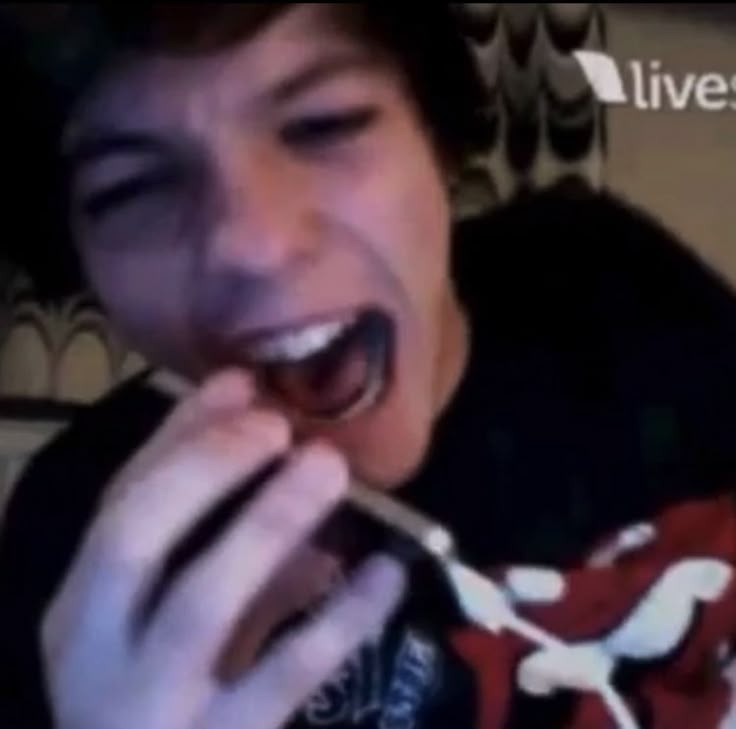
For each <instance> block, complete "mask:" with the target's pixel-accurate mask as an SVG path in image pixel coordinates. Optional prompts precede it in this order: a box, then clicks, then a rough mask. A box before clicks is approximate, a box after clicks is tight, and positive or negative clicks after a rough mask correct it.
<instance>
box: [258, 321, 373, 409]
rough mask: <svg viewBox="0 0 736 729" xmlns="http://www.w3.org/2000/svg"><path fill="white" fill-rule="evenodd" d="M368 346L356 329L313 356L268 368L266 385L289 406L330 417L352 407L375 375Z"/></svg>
mask: <svg viewBox="0 0 736 729" xmlns="http://www.w3.org/2000/svg"><path fill="white" fill-rule="evenodd" d="M368 344H369V343H368V342H367V341H366V338H365V337H364V336H362V335H361V331H360V327H356V328H355V329H354V330H352V331H350V332H347V333H346V334H345V335H344V336H343V337H341V338H340V339H339V340H338V341H336V342H335V343H334V344H332V345H331V346H330V347H328V348H327V349H326V350H325V351H324V352H320V353H319V354H317V355H315V356H314V357H310V358H309V359H307V360H304V361H302V362H297V363H282V364H276V365H272V366H269V368H268V371H267V373H266V376H267V378H268V383H269V385H270V387H271V388H273V389H274V390H275V391H276V392H277V393H278V394H279V395H280V396H281V397H283V398H285V399H286V400H287V401H288V402H289V404H290V405H292V406H293V407H296V408H298V409H299V410H301V411H303V412H305V413H308V414H310V415H316V416H319V417H331V416H332V417H334V416H336V415H339V414H340V413H342V412H344V411H346V410H347V409H348V408H350V407H352V405H353V404H355V403H356V402H357V401H358V400H359V399H360V398H361V397H362V396H363V395H364V393H365V392H366V390H367V389H368V386H369V384H370V383H371V381H372V377H373V376H375V374H372V369H373V368H372V366H371V359H372V358H371V352H370V348H369V346H368Z"/></svg>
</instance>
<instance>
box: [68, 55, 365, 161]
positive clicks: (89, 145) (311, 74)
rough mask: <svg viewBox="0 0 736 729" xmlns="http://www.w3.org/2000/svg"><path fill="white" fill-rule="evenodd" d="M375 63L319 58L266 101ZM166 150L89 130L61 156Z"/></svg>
mask: <svg viewBox="0 0 736 729" xmlns="http://www.w3.org/2000/svg"><path fill="white" fill-rule="evenodd" d="M375 65H376V61H375V59H371V58H370V57H369V56H367V55H366V54H365V53H357V52H355V51H353V52H351V53H342V54H335V55H332V56H328V57H325V58H321V59H319V60H317V61H314V62H313V63H311V64H309V65H307V66H306V67H305V68H303V69H302V70H300V71H299V72H297V73H296V74H294V75H292V76H288V77H286V78H285V79H283V80H281V81H279V82H278V83H276V84H275V85H274V87H273V88H271V89H268V90H267V91H266V92H264V94H263V97H264V98H265V100H266V101H267V102H268V103H270V104H273V105H279V104H285V103H287V102H288V101H291V100H293V99H294V98H296V97H297V96H299V95H301V94H303V93H306V92H307V91H309V90H310V89H313V88H314V87H315V86H319V85H320V84H323V83H326V82H327V81H329V80H331V79H332V78H334V77H336V76H340V75H342V74H344V73H348V72H350V71H356V70H364V69H368V68H371V67H374V66H375ZM164 151H165V144H164V143H163V142H162V141H161V140H159V139H157V138H156V137H154V136H152V135H151V134H149V133H146V132H142V131H111V130H106V129H97V130H88V131H84V132H83V133H80V135H79V138H78V139H74V140H72V141H70V142H69V144H68V147H67V148H66V149H64V150H63V151H62V159H63V160H64V162H65V163H66V164H67V166H68V168H69V169H70V170H71V171H72V172H76V171H78V170H79V169H81V168H83V167H85V166H86V165H90V164H93V163H95V162H98V161H99V160H100V159H102V158H104V157H108V156H112V155H118V154H138V155H157V154H162V153H163V152H164Z"/></svg>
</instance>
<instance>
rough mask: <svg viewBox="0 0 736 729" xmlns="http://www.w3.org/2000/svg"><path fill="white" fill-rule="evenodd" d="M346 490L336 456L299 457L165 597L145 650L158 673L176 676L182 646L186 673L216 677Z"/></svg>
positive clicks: (321, 449) (324, 450)
mask: <svg viewBox="0 0 736 729" xmlns="http://www.w3.org/2000/svg"><path fill="white" fill-rule="evenodd" d="M347 488H348V472H347V467H346V466H345V464H344V461H343V459H342V458H341V457H340V456H339V455H338V454H337V452H336V451H334V450H333V449H331V448H329V447H325V446H322V445H320V444H314V445H311V446H307V447H304V448H303V449H301V450H300V451H298V452H297V453H295V454H294V457H293V458H292V459H291V460H290V461H289V462H288V463H287V464H286V465H285V467H284V468H283V470H282V471H281V472H280V473H278V474H277V475H276V476H274V477H273V479H272V480H271V481H270V482H269V484H268V486H267V488H265V489H264V490H263V491H262V492H261V494H259V496H258V497H256V499H254V501H253V503H252V504H251V505H250V506H249V508H248V509H246V510H245V512H244V514H243V515H242V516H241V517H240V519H239V520H237V521H236V522H235V524H234V525H233V526H231V527H230V528H229V529H228V530H227V531H226V533H225V534H224V535H223V536H222V537H221V538H220V539H219V540H218V541H217V542H216V543H215V545H214V546H213V547H212V548H211V549H210V550H208V551H207V552H206V553H205V554H204V555H202V556H201V557H200V558H199V559H198V560H197V561H196V562H195V563H194V565H192V566H191V567H189V568H188V570H186V571H185V573H184V574H183V576H182V577H180V578H179V580H178V581H177V582H176V583H175V585H174V586H173V587H172V588H171V590H170V591H169V592H168V594H167V595H166V597H165V598H164V600H163V602H162V604H161V606H160V609H159V611H158V614H157V615H156V617H155V618H154V620H153V622H152V624H151V625H150V626H149V628H148V631H147V634H146V636H145V638H144V643H143V649H142V650H143V651H144V652H145V653H147V654H148V655H149V656H150V657H151V658H150V659H149V660H153V661H154V662H156V663H157V664H159V665H157V666H156V669H155V670H156V672H158V671H161V672H164V671H167V672H170V671H171V665H173V664H176V663H177V662H178V658H179V651H180V650H181V646H182V645H186V653H187V663H188V667H187V670H197V671H200V672H201V670H209V668H210V667H211V664H212V663H213V662H214V660H215V659H216V657H217V655H218V653H219V652H220V651H221V650H222V648H223V644H224V641H225V639H226V638H227V637H228V636H229V635H230V634H231V633H232V631H233V629H234V627H235V625H236V623H237V622H238V620H239V619H240V617H241V616H242V614H243V612H244V611H245V610H246V609H247V607H248V606H249V605H250V604H251V603H252V602H253V601H254V600H255V598H256V597H257V596H258V594H259V593H260V592H261V590H262V589H263V588H264V587H265V586H266V584H267V582H268V581H269V580H270V579H271V578H272V576H273V575H274V573H275V572H276V571H277V570H278V569H279V567H281V566H282V565H283V564H284V563H285V562H286V560H287V559H288V558H289V556H290V555H291V554H292V553H293V551H294V550H295V549H296V548H297V546H299V545H300V544H302V543H303V542H304V541H305V540H306V539H307V538H308V537H309V535H310V534H311V533H312V532H313V531H314V530H315V529H316V528H317V526H318V525H319V524H320V523H321V522H322V521H323V520H324V519H325V518H326V517H327V516H328V515H329V514H330V513H331V512H332V511H333V509H334V507H335V506H336V505H337V503H338V502H339V501H340V499H341V498H342V497H343V496H344V495H345V493H346V492H347Z"/></svg>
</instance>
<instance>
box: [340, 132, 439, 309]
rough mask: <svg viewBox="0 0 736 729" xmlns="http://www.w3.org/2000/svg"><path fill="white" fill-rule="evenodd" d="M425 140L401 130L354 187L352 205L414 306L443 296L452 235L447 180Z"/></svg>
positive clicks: (372, 160)
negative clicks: (441, 293)
mask: <svg viewBox="0 0 736 729" xmlns="http://www.w3.org/2000/svg"><path fill="white" fill-rule="evenodd" d="M423 140H424V135H423V134H420V133H419V132H417V131H416V130H409V131H407V133H404V134H397V135H396V138H395V139H393V140H391V143H390V144H384V145H383V147H382V151H381V153H380V154H374V155H373V156H372V158H371V160H370V162H369V163H367V164H366V168H365V170H363V174H359V175H358V174H356V175H355V178H354V179H355V181H354V182H353V184H352V185H351V186H350V188H349V189H350V193H349V194H350V196H351V203H350V209H351V210H352V211H354V212H355V219H356V220H357V221H358V222H357V224H358V225H359V226H361V227H362V228H363V230H365V231H366V234H365V235H364V236H363V238H364V239H365V240H368V241H370V242H371V245H372V246H373V247H374V255H376V256H377V257H378V258H380V260H381V262H382V264H383V265H384V266H387V267H388V268H389V269H390V273H391V274H392V276H393V278H394V279H395V281H396V282H397V283H398V285H399V287H400V288H401V289H403V292H404V295H405V296H407V297H408V298H409V299H411V300H412V301H411V303H412V305H413V306H414V307H416V306H420V307H424V306H426V305H428V304H429V303H430V302H431V301H432V300H434V299H436V298H437V297H438V296H439V295H440V290H441V289H442V287H443V286H444V285H445V283H446V281H445V279H446V272H447V256H448V251H449V239H450V204H449V196H448V192H447V187H446V183H445V179H444V176H443V174H442V171H441V169H440V167H439V165H438V164H437V162H436V160H435V156H434V154H433V153H432V151H431V149H430V148H429V147H428V145H426V144H425V143H424V141H423ZM356 181H357V182H356ZM417 299H419V301H417Z"/></svg>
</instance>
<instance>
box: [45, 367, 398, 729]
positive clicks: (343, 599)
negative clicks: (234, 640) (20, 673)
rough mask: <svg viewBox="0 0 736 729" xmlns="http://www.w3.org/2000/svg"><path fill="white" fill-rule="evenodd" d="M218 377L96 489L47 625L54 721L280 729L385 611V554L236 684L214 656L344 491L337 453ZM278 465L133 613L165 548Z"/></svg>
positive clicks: (390, 590)
mask: <svg viewBox="0 0 736 729" xmlns="http://www.w3.org/2000/svg"><path fill="white" fill-rule="evenodd" d="M253 398H254V395H253V388H252V386H251V384H250V383H249V381H248V380H246V379H245V378H244V376H243V375H241V374H238V373H223V374H221V375H219V376H217V377H215V378H213V379H212V380H211V381H209V382H208V383H206V384H205V385H204V386H203V387H202V388H201V389H200V390H199V391H197V392H196V393H195V394H194V395H192V396H191V397H189V398H187V399H186V400H184V401H182V402H181V403H179V405H178V406H177V407H176V409H175V410H174V411H173V412H172V414H171V415H170V416H169V417H168V418H167V420H166V421H165V423H164V424H163V425H162V426H161V428H160V429H159V430H158V431H157V432H156V433H155V434H154V436H153V438H152V439H151V440H150V441H149V442H148V443H147V444H146V445H145V446H144V447H143V448H142V449H141V450H140V451H138V452H137V453H136V454H135V455H134V457H133V458H132V460H131V461H130V462H129V463H128V464H127V465H126V466H125V467H124V468H123V469H122V471H121V472H120V473H119V474H118V475H117V477H116V478H115V479H114V482H113V483H112V484H111V485H110V486H109V488H108V489H107V491H106V497H105V499H104V501H103V503H102V506H101V509H100V513H99V514H98V516H97V518H96V520H95V521H94V523H93V525H92V526H91V528H90V529H89V531H88V532H87V534H86V536H85V539H84V540H83V543H82V546H81V548H80V550H79V553H78V554H77V555H76V557H75V560H74V563H73V565H72V568H71V570H70V572H69V574H68V575H67V576H66V579H65V582H64V584H63V585H62V587H61V590H60V591H59V593H58V594H57V595H56V597H55V599H54V600H53V602H52V604H51V607H50V608H49V610H48V612H47V614H46V616H45V619H44V623H43V626H42V647H43V660H44V667H45V673H46V679H47V683H48V688H49V695H50V700H51V706H52V712H53V715H54V719H55V721H56V723H57V726H58V727H59V729H117V728H118V727H121V728H122V727H126V728H128V727H136V729H243V727H245V726H247V727H248V729H274V728H275V727H280V726H283V725H284V723H286V722H287V721H289V720H290V719H291V717H292V716H293V714H294V712H295V711H297V710H298V709H299V707H300V706H301V705H302V704H303V703H304V702H305V701H306V700H307V699H308V698H309V696H310V695H311V694H312V693H313V692H314V691H315V690H316V689H317V688H319V686H320V685H321V684H322V683H324V682H325V681H326V680H327V679H328V678H329V677H330V676H331V675H332V674H333V673H334V672H335V671H336V670H337V669H338V668H339V667H340V665H341V663H342V662H343V661H344V660H345V659H346V658H347V657H348V656H349V655H350V654H351V653H352V652H353V651H354V650H355V649H356V648H357V647H358V646H359V644H361V643H362V642H363V641H364V640H365V639H366V638H368V637H369V636H370V635H371V634H373V633H374V632H375V631H376V630H377V629H379V628H380V626H381V624H382V623H383V622H384V621H385V620H386V619H387V618H388V616H389V615H390V613H391V611H392V610H393V609H394V607H395V606H396V604H397V603H398V600H399V598H400V595H401V592H402V590H403V580H404V577H403V573H402V571H401V569H400V568H399V566H398V565H397V564H396V563H394V562H393V561H392V560H390V559H389V558H387V557H379V558H376V559H374V560H373V561H372V562H370V563H369V564H367V565H365V566H364V568H363V569H362V570H361V571H359V572H358V574H357V575H356V576H355V578H354V579H353V580H352V581H351V582H350V583H349V585H348V586H347V587H346V588H345V589H344V590H343V591H342V592H341V593H340V594H338V595H337V596H335V597H334V598H332V599H331V600H330V601H329V602H328V603H327V605H326V606H325V607H324V608H323V609H322V610H321V611H320V612H319V613H318V614H317V615H316V617H314V618H313V619H311V620H310V621H309V622H308V623H307V624H306V625H304V626H301V627H299V628H297V629H294V630H293V631H292V632H291V633H288V634H287V635H286V636H285V637H283V638H281V639H280V640H279V641H278V642H276V643H275V644H274V645H273V646H272V647H271V648H270V649H269V651H268V652H267V653H266V654H265V655H264V657H263V658H262V660H260V661H259V662H256V663H255V664H253V665H252V666H251V668H250V669H249V671H248V672H247V673H245V675H243V676H242V677H240V678H238V680H237V681H235V682H233V683H232V684H228V685H223V684H222V683H220V682H218V680H217V678H216V676H215V672H214V670H213V666H214V664H215V663H216V661H217V658H218V655H219V654H220V652H221V651H222V649H223V647H224V644H225V643H226V642H227V639H228V636H229V635H230V634H231V632H232V630H233V628H234V626H235V625H236V623H237V622H238V620H239V619H241V618H242V616H243V613H244V611H246V610H247V609H248V607H249V606H250V605H252V604H253V603H254V602H255V600H256V598H257V597H258V596H259V594H260V593H261V591H262V590H263V589H264V588H265V586H266V585H267V583H268V582H269V580H270V579H271V578H272V577H273V575H274V574H275V573H276V572H277V571H278V569H279V568H280V567H281V566H282V565H283V564H284V563H285V561H286V560H287V559H288V557H289V556H290V555H291V554H292V553H293V552H294V550H296V549H297V548H299V547H300V545H303V543H304V542H305V540H306V539H307V538H308V537H309V536H310V534H311V533H312V532H313V531H314V530H315V529H316V528H317V526H319V524H320V523H321V522H322V521H323V520H324V519H325V518H326V517H327V516H328V515H329V514H330V513H331V512H332V511H333V510H334V508H335V507H336V506H337V504H338V503H339V502H340V501H341V499H342V498H343V496H344V495H345V492H346V489H347V487H348V473H347V468H346V466H345V463H344V461H343V459H342V458H341V456H340V455H339V454H338V453H337V452H336V451H335V450H334V449H332V448H331V447H329V446H327V445H324V444H309V445H304V446H301V447H294V445H293V444H292V442H291V433H290V428H289V426H288V423H287V421H286V420H285V419H284V418H283V417H282V416H280V415H279V414H277V413H275V412H272V411H268V410H263V409H258V408H257V407H255V405H254V402H253ZM279 456H286V457H287V458H286V462H285V463H286V465H285V466H284V467H283V468H282V469H281V470H279V471H278V472H277V473H276V474H275V475H274V476H273V477H272V478H271V480H270V482H269V483H268V484H266V486H265V488H264V489H263V490H261V491H259V493H258V494H257V495H256V496H255V497H254V499H253V501H252V502H251V503H250V504H249V506H248V508H246V509H244V510H243V513H242V514H240V515H238V517H237V518H236V519H234V520H233V522H232V523H231V524H230V525H229V526H228V527H227V529H226V530H225V531H224V533H223V534H222V535H220V536H219V537H218V538H217V540H216V541H215V543H214V544H213V545H212V546H211V547H210V548H209V549H207V550H206V551H205V553H204V554H202V555H201V556H199V557H197V558H195V559H194V560H193V562H192V563H191V564H190V565H188V566H187V567H186V568H185V569H184V570H183V571H182V572H181V573H179V574H177V576H176V577H175V578H174V580H173V583H172V584H171V586H170V587H169V588H168V590H167V591H166V592H165V593H164V595H163V598H162V599H161V601H160V602H159V604H158V607H157V608H156V609H155V610H154V612H153V614H152V615H151V617H150V620H148V622H146V623H145V625H144V628H143V629H142V631H140V632H136V631H135V630H134V629H133V628H134V624H135V619H136V616H137V615H139V614H140V608H141V605H142V604H143V601H144V599H145V598H146V596H147V595H149V594H150V590H151V587H152V586H153V585H154V584H155V583H156V578H157V577H158V576H160V574H161V570H162V567H163V563H164V561H165V559H166V557H167V555H168V554H169V553H170V552H171V550H172V548H173V547H174V546H175V545H176V544H177V543H178V542H179V541H180V540H181V539H182V537H183V536H184V535H186V534H187V533H188V532H190V530H191V528H192V526H193V525H194V524H195V523H197V522H198V521H199V519H201V518H202V516H203V515H204V514H206V513H207V512H208V511H209V510H211V509H212V508H213V507H214V506H215V505H217V504H218V503H219V502H221V501H222V500H223V498H225V497H227V495H228V494H231V493H233V492H234V491H235V490H236V489H237V488H238V486H239V484H242V482H243V481H244V480H245V479H247V478H248V477H249V476H252V475H253V474H255V473H256V472H258V471H259V470H260V469H261V468H263V467H264V466H265V465H266V464H268V463H269V462H270V461H271V460H272V459H274V458H275V457H279Z"/></svg>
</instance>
